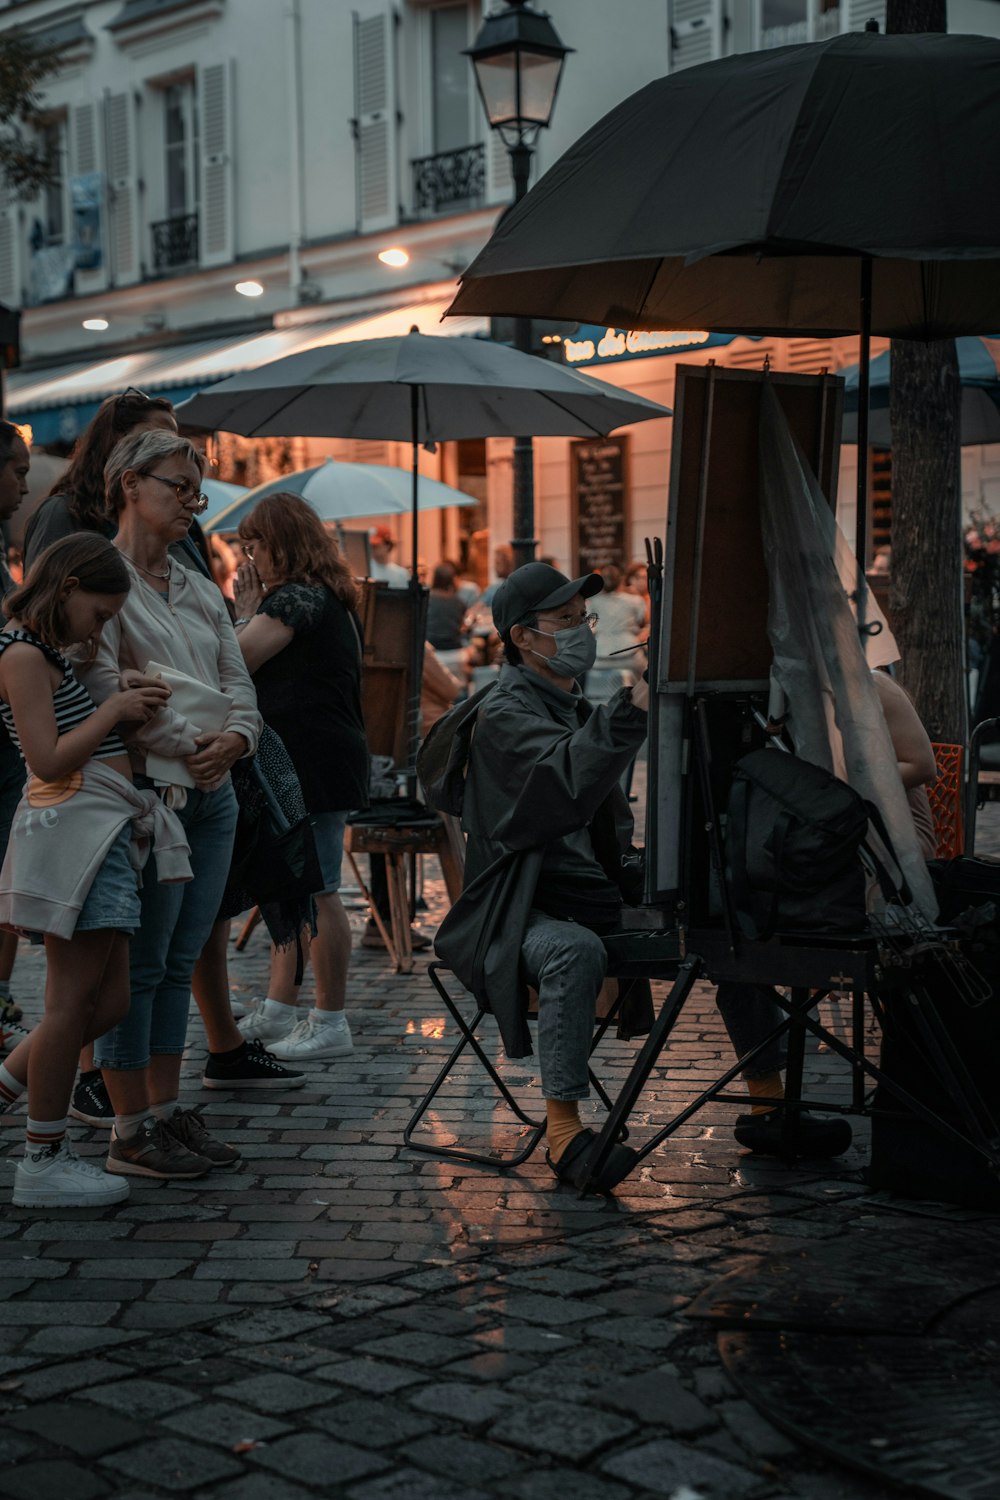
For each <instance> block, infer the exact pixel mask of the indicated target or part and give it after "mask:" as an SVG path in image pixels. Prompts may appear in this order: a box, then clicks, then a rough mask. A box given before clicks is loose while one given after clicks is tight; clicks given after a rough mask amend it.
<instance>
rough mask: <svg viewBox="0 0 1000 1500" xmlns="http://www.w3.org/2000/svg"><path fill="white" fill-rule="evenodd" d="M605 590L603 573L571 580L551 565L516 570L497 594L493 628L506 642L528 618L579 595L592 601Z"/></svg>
mask: <svg viewBox="0 0 1000 1500" xmlns="http://www.w3.org/2000/svg"><path fill="white" fill-rule="evenodd" d="M603 587H604V579H603V578H602V577H601V575H600V573H585V574H584V575H583V577H582V578H567V577H566V574H565V573H560V572H558V570H557V569H556V568H550V567H549V565H548V563H542V562H530V563H525V564H524V566H523V567H520V568H515V569H514V571H513V573H511V574H509V575H508V576H507V577H506V578H505V579H504V581H503V583H502V584H501V585H500V587H499V588H498V589H497V591H496V593H495V594H494V595H493V626H494V629H495V630H496V632H497V634H498V635H500V636H502V637H503V638H504V639H506V637H507V635H508V634H509V632H510V630H511V627H512V626H514V625H520V623H521V622H522V620H523V619H524V618H525V616H526V615H534V614H538V613H540V612H541V611H542V610H546V609H558V608H559V606H560V604H568V603H569V601H570V599H575V598H576V596H577V594H582V595H583V597H584V598H585V599H589V598H590V597H591V595H592V594H599V593H600V592H601V590H602V589H603Z"/></svg>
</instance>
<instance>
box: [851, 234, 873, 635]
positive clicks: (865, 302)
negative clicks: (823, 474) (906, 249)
mask: <svg viewBox="0 0 1000 1500" xmlns="http://www.w3.org/2000/svg"><path fill="white" fill-rule="evenodd" d="M858 322H859V327H860V330H861V340H860V348H859V350H858V489H857V509H856V512H855V529H854V538H855V541H854V554H855V557H856V559H857V564H858V574H857V578H858V582H857V601H856V608H857V620H858V630H859V632H860V634H861V646H862V649H864V645H865V642H866V640H867V634H866V632H865V615H866V613H867V610H866V607H865V606H866V604H867V594H868V585H867V582H866V580H865V564H866V563H867V561H868V407H869V398H870V387H871V357H872V347H871V345H872V258H871V256H870V255H863V256H862V257H861V295H860V317H859V320H858Z"/></svg>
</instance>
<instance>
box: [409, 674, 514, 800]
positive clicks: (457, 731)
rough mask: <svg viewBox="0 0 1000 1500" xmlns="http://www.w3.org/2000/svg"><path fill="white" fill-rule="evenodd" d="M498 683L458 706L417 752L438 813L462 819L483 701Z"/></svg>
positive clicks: (433, 728)
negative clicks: (474, 736) (470, 758)
mask: <svg viewBox="0 0 1000 1500" xmlns="http://www.w3.org/2000/svg"><path fill="white" fill-rule="evenodd" d="M495 687H496V682H495V681H494V682H488V683H487V684H486V686H485V687H482V688H480V689H479V691H478V693H473V695H472V697H471V698H466V699H464V700H463V701H462V702H461V703H456V704H455V706H454V708H449V710H448V712H447V713H446V714H443V715H442V717H441V718H440V719H438V721H437V723H436V724H432V725H431V727H430V730H429V731H428V733H427V737H426V739H424V741H423V742H422V744H421V746H420V748H419V750H418V751H417V775H418V776H419V778H420V785H421V786H422V787H423V790H424V796H425V797H426V799H427V801H428V803H429V804H430V806H431V807H434V808H436V809H437V810H438V812H442V813H450V814H451V815H452V816H453V817H456V818H458V817H461V814H462V802H463V801H464V799H465V776H466V772H467V771H468V769H469V751H470V750H471V748H472V736H473V734H474V732H475V728H476V720H477V719H478V718H479V710H480V709H481V708H482V706H483V700H484V699H485V698H487V697H488V696H489V695H490V693H492V692H493V689H494V688H495Z"/></svg>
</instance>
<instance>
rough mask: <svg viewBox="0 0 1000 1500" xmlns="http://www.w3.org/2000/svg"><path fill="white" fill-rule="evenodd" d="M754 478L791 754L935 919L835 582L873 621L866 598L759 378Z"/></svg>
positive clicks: (884, 644)
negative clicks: (875, 831) (857, 823)
mask: <svg viewBox="0 0 1000 1500" xmlns="http://www.w3.org/2000/svg"><path fill="white" fill-rule="evenodd" d="M760 479H761V484H760V492H761V519H762V531H763V544H764V558H765V561H766V564H767V570H768V575H769V580H770V605H769V611H768V634H769V637H770V641H771V646H772V649H773V651H774V664H773V667H772V684H773V689H776V690H777V691H778V692H779V693H780V694H781V695H782V697H783V699H784V703H785V706H786V711H787V713H788V729H789V733H790V735H791V738H792V742H793V744H794V746H795V750H796V753H797V754H798V755H801V756H802V758H803V760H808V761H812V762H813V763H814V764H815V765H819V766H823V767H824V768H825V769H826V770H828V771H831V772H832V773H833V774H834V775H836V776H839V777H841V778H842V779H843V780H845V781H847V782H848V783H849V785H850V786H852V787H853V788H854V789H855V791H857V792H858V793H860V795H861V796H862V797H864V798H866V799H867V800H868V801H870V802H873V803H874V804H875V806H876V807H877V808H878V809H879V811H880V812H881V814H882V817H883V819H884V821H885V825H886V828H887V830H888V832H889V836H890V838H891V839H892V843H893V847H894V849H895V852H896V855H897V857H898V860H899V863H900V865H901V867H902V870H903V873H904V875H905V877H906V881H907V884H908V885H909V888H910V891H911V892H912V894H913V898H914V901H915V903H916V905H917V906H918V907H919V908H920V910H921V911H922V912H923V914H924V915H925V916H926V917H927V918H928V919H929V920H931V921H934V920H935V918H936V917H937V903H936V901H935V899H934V892H933V889H932V887H931V882H930V877H929V876H928V874H927V867H926V865H925V864H924V861H923V858H922V857H921V853H920V849H919V846H918V844H917V837H916V833H915V832H914V828H913V821H912V818H911V816H910V810H909V806H908V804H907V800H906V794H905V792H904V790H903V784H902V781H901V780H900V776H899V770H898V768H897V764H896V757H895V754H894V752H893V748H892V742H891V740H890V738H889V731H888V729H887V727H886V722H885V718H884V716H883V713H882V708H881V705H880V703H879V699H878V694H877V691H876V688H875V684H874V682H873V681H872V676H871V667H872V665H873V660H872V659H869V660H868V661H866V659H865V654H864V652H863V650H862V647H861V643H860V639H859V635H858V628H857V622H856V620H855V616H854V611H853V609H852V606H851V602H850V600H849V599H848V597H847V593H846V592H845V586H844V583H842V581H841V579H842V578H844V577H846V578H847V579H848V580H850V579H851V574H852V573H853V582H852V583H851V584H850V586H852V587H853V588H856V589H859V590H861V589H863V590H864V592H865V595H866V596H867V601H868V602H866V606H865V612H866V617H867V618H868V619H869V620H872V619H874V618H875V612H874V610H873V608H872V606H873V603H874V601H872V600H871V595H870V593H869V592H868V589H867V585H866V584H865V580H864V574H863V573H862V572H861V570H860V568H859V567H858V565H857V563H856V562H855V561H854V559H853V558H851V557H850V555H849V552H848V549H847V544H846V541H845V540H844V538H843V535H842V533H841V532H840V529H839V528H838V526H837V523H836V520H835V518H834V516H833V513H832V511H831V509H830V507H829V505H828V504H827V502H826V499H825V498H824V496H823V494H822V492H821V490H820V488H819V485H818V483H817V481H816V478H815V476H814V475H813V473H812V472H811V470H810V468H809V465H808V464H807V463H806V461H805V458H804V456H803V454H802V452H801V450H800V448H799V446H798V444H797V443H796V441H795V438H794V437H793V435H792V433H791V431H790V429H789V426H788V423H787V421H786V419H785V414H784V412H783V411H782V409H781V405H780V403H779V401H778V398H777V396H776V395H775V393H774V389H773V387H772V386H771V385H770V384H769V383H768V382H767V381H765V382H764V386H763V389H762V392H761V403H760ZM838 541H839V547H838ZM838 552H839V556H838ZM838 564H839V566H838ZM871 639H872V640H873V644H874V643H881V645H880V647H879V652H878V657H877V659H878V660H885V659H886V658H885V656H884V652H885V650H886V649H891V650H892V651H893V653H894V655H898V652H895V648H894V646H892V647H890V646H889V643H888V641H883V637H882V636H875V637H874V638H871ZM889 639H890V640H891V637H890V638H889ZM869 655H870V658H871V657H872V653H871V652H870V653H869ZM888 659H890V660H891V659H893V657H889V658H888Z"/></svg>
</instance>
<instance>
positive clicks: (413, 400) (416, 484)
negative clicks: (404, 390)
mask: <svg viewBox="0 0 1000 1500" xmlns="http://www.w3.org/2000/svg"><path fill="white" fill-rule="evenodd" d="M419 410H420V387H419V386H416V385H411V386H410V441H411V444H412V451H413V470H412V473H413V494H412V500H411V507H410V544H411V546H412V548H413V553H412V558H411V563H410V568H411V574H412V578H413V582H414V583H417V582H419V579H418V577H417V531H418V525H417V523H418V521H419V519H420V516H419V508H418V499H419V492H420V456H419V449H418V447H417V432H418V430H419V426H420V423H419Z"/></svg>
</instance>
